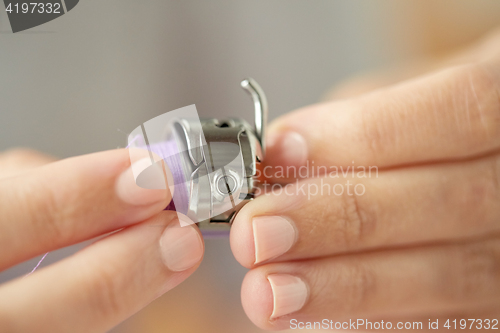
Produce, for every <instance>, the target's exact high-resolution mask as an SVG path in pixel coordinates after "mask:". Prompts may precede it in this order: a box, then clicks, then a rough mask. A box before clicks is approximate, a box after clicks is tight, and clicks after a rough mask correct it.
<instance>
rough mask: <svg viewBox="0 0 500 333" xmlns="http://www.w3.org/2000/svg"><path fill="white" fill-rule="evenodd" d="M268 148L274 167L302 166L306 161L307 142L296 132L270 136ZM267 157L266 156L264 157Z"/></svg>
mask: <svg viewBox="0 0 500 333" xmlns="http://www.w3.org/2000/svg"><path fill="white" fill-rule="evenodd" d="M268 148H269V150H271V151H272V152H273V156H272V160H273V161H276V163H274V162H273V163H271V164H274V165H287V166H302V165H305V164H306V161H307V154H308V151H307V142H306V140H305V139H304V137H303V136H302V135H300V134H299V133H297V132H292V131H288V132H283V133H279V134H273V135H270V138H269V140H268ZM266 157H267V156H266Z"/></svg>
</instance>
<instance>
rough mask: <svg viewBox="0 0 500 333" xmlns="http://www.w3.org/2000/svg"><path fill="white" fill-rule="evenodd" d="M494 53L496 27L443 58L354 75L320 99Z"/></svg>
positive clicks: (497, 49)
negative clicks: (476, 40)
mask: <svg viewBox="0 0 500 333" xmlns="http://www.w3.org/2000/svg"><path fill="white" fill-rule="evenodd" d="M498 56H500V29H497V30H494V31H493V32H492V33H490V34H488V35H487V36H485V38H483V39H481V40H479V41H478V42H477V43H475V44H473V45H471V46H468V47H467V48H465V49H461V50H459V51H458V52H453V53H452V54H450V55H447V56H446V57H444V58H442V57H439V58H426V59H420V60H418V61H412V62H411V63H407V64H403V65H398V66H394V67H392V68H390V69H385V70H378V71H374V72H372V73H368V74H365V75H362V76H358V77H354V78H352V79H350V80H348V81H347V82H345V83H343V84H340V85H339V86H336V87H334V88H332V89H331V90H330V91H329V92H327V93H326V94H325V97H324V98H323V101H328V100H337V99H345V98H353V97H356V96H359V95H362V94H366V93H368V92H370V91H373V90H375V89H380V88H383V87H387V86H390V85H394V84H396V83H398V82H401V81H404V80H408V79H411V78H413V77H416V76H420V75H424V74H425V73H430V72H434V71H437V70H439V69H441V68H445V67H450V66H457V65H464V64H467V63H475V62H481V61H486V60H488V59H490V58H492V57H498Z"/></svg>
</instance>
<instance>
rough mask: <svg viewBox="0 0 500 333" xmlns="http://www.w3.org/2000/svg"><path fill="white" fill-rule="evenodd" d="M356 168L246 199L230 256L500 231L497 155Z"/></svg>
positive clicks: (325, 251)
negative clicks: (363, 170)
mask: <svg viewBox="0 0 500 333" xmlns="http://www.w3.org/2000/svg"><path fill="white" fill-rule="evenodd" d="M358 170H360V169H358ZM358 172H360V171H356V174H355V177H354V178H352V177H349V178H334V177H325V178H314V179H309V180H305V181H302V182H298V183H297V184H293V185H292V184H289V185H288V186H287V187H284V188H276V189H275V191H274V192H273V193H270V194H266V195H263V196H260V197H257V198H256V199H255V200H254V201H252V202H250V203H248V204H247V205H246V206H245V207H243V208H242V210H241V211H240V212H239V213H238V215H237V216H236V218H235V220H234V222H233V225H232V228H231V234H230V240H231V249H232V251H233V253H234V255H235V258H236V259H237V260H238V261H239V262H240V263H241V264H242V265H243V266H245V267H253V266H254V265H256V264H260V263H262V262H266V261H286V260H297V259H305V258H314V257H323V256H329V255H335V254H339V253H350V252H359V251H366V250H372V249H382V248H388V247H401V246H409V245H415V244H428V243H439V242H449V241H456V240H458V239H465V238H470V237H480V236H484V235H486V234H489V233H491V232H496V231H500V225H499V223H498V221H500V205H499V204H498V203H499V202H500V182H499V180H500V156H499V155H496V156H491V157H489V158H484V159H480V160H473V161H469V162H462V163H450V164H436V165H430V166H425V167H424V166H422V167H418V168H407V169H398V170H393V171H386V172H381V173H380V174H378V173H376V170H371V171H369V172H368V171H367V172H366V174H365V176H361V177H359V178H357V176H359V175H360V174H359V173H358ZM349 173H350V172H349ZM332 175H334V174H330V176H332Z"/></svg>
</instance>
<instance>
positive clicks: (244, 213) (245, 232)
mask: <svg viewBox="0 0 500 333" xmlns="http://www.w3.org/2000/svg"><path fill="white" fill-rule="evenodd" d="M247 206H248V205H247ZM245 208H247V207H243V209H242V210H241V211H240V212H239V213H238V215H236V218H235V220H234V222H233V225H232V226H231V233H230V234H229V242H230V245H231V250H232V252H233V255H234V257H235V258H236V260H237V261H238V262H239V263H240V264H241V265H242V266H243V267H246V268H251V267H252V266H253V265H254V262H255V244H254V240H253V230H252V224H251V222H250V221H251V218H252V217H251V215H250V212H249V209H245Z"/></svg>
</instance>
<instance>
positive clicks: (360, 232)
mask: <svg viewBox="0 0 500 333" xmlns="http://www.w3.org/2000/svg"><path fill="white" fill-rule="evenodd" d="M341 206H342V207H341V210H342V213H341V216H342V220H343V222H344V223H343V224H342V233H341V234H342V237H343V243H344V244H345V246H346V248H347V249H352V248H356V247H358V246H359V244H360V243H361V242H362V241H363V240H364V239H365V238H366V237H367V236H369V235H371V234H372V232H373V230H374V228H375V225H376V221H375V220H376V218H375V214H374V213H373V211H369V210H368V209H366V208H365V206H366V205H364V204H363V201H362V200H361V198H360V196H358V195H356V194H352V193H351V194H348V193H347V192H344V193H343V195H342V196H341Z"/></svg>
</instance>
